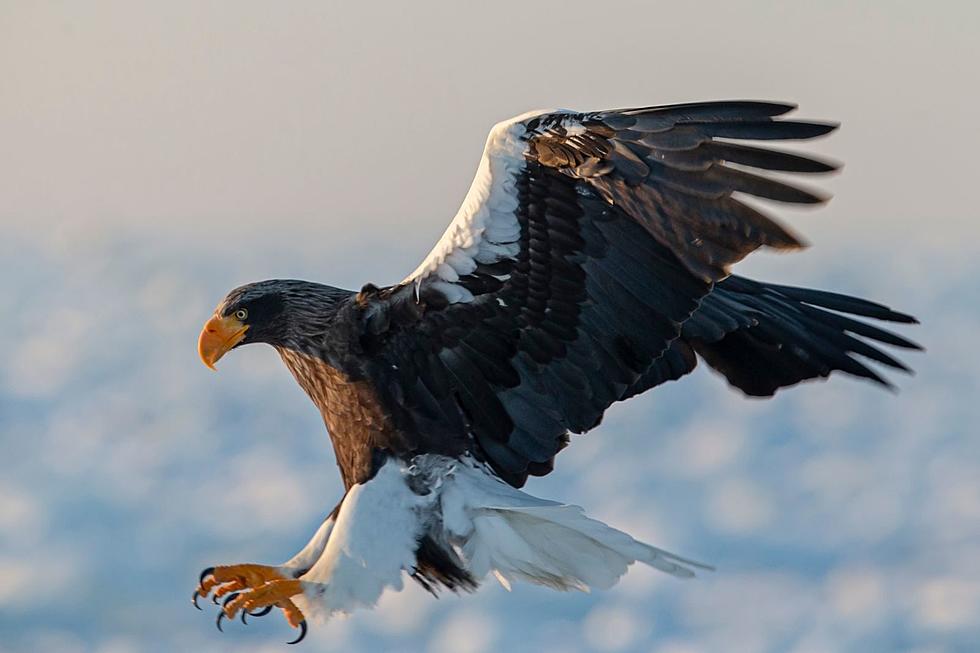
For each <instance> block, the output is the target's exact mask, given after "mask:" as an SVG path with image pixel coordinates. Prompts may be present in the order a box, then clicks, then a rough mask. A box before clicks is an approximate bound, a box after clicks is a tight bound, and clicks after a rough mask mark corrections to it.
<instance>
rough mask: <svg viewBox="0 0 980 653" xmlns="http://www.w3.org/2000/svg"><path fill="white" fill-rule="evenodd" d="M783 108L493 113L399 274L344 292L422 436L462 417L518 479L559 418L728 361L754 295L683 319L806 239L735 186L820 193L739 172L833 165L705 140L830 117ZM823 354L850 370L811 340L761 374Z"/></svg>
mask: <svg viewBox="0 0 980 653" xmlns="http://www.w3.org/2000/svg"><path fill="white" fill-rule="evenodd" d="M792 108H793V107H792V106H791V105H787V104H775V103H767V102H748V101H737V102H709V103H698V104H685V105H674V106H667V107H652V108H641V109H626V110H618V111H603V112H595V113H572V112H560V111H559V112H550V113H540V112H539V113H533V114H527V115H525V116H520V117H518V118H516V119H514V120H511V121H508V122H505V123H501V124H499V125H497V126H496V127H495V128H494V129H493V130H492V131H491V133H490V136H489V138H488V140H487V145H486V150H485V152H484V155H483V159H482V161H481V163H480V167H479V170H478V172H477V176H476V179H475V180H474V182H473V185H472V187H471V188H470V191H469V193H468V194H467V196H466V198H465V200H464V202H463V205H462V207H461V208H460V211H459V213H458V214H457V215H456V217H455V219H454V220H453V222H452V223H451V224H450V226H449V228H448V229H447V231H446V233H445V235H444V236H443V238H442V239H441V240H440V242H439V243H438V244H437V245H436V247H435V249H433V251H432V252H431V253H430V254H429V256H428V257H427V258H426V259H425V260H424V261H423V262H422V264H421V265H420V266H419V267H418V268H417V269H416V271H415V272H414V273H413V274H411V275H410V276H409V277H408V278H407V279H406V280H405V281H404V282H402V283H401V284H399V285H397V286H393V287H390V288H385V289H382V290H377V289H373V288H367V289H365V290H364V291H362V294H361V296H359V301H360V303H361V305H362V307H363V309H364V315H365V331H364V334H363V336H362V344H363V345H364V346H365V347H366V348H367V349H368V350H369V351H370V352H371V353H372V356H371V359H372V361H373V363H372V365H373V369H372V370H371V372H370V373H371V374H372V376H373V378H374V380H375V383H376V385H377V387H378V389H379V392H381V393H383V395H384V396H385V397H387V398H388V400H389V401H391V402H394V403H396V404H398V405H399V406H400V407H401V412H402V415H401V417H400V419H409V420H411V421H412V424H411V425H410V427H411V428H413V429H415V430H416V431H417V432H421V433H426V434H427V435H428V436H430V437H439V434H440V433H441V432H443V431H446V435H447V437H448V436H449V431H454V432H458V431H459V430H465V431H466V432H467V433H469V434H471V435H472V437H473V439H474V449H475V450H476V451H477V453H478V454H479V455H481V456H482V457H484V458H485V459H487V460H488V462H489V463H490V464H491V465H492V466H493V468H494V469H495V470H496V472H497V473H498V474H500V476H501V477H503V478H505V479H506V480H507V481H509V482H510V483H512V484H514V485H521V484H522V483H523V482H524V481H525V479H526V477H527V475H528V474H544V473H547V472H548V471H550V469H551V466H552V464H553V458H554V456H555V454H556V453H557V452H558V451H559V450H560V449H561V448H562V447H563V446H564V445H565V444H566V443H567V441H568V432H569V431H571V432H584V431H587V430H589V429H591V428H593V427H594V426H596V425H597V424H598V422H599V420H600V419H601V417H602V414H603V412H604V411H605V409H606V408H607V407H608V406H609V405H610V404H612V403H613V402H615V401H617V400H620V399H623V398H625V397H628V396H631V395H633V394H636V393H637V392H641V391H643V390H645V389H648V388H650V387H653V386H654V385H657V384H659V383H662V382H664V381H666V380H670V379H675V378H678V377H680V376H682V375H683V374H686V373H687V372H689V371H690V370H691V369H693V367H694V366H695V364H696V352H697V353H701V354H702V355H703V356H705V357H706V358H708V360H709V362H711V360H712V358H711V357H712V356H713V357H714V358H716V359H717V360H719V361H721V360H722V359H724V356H725V353H718V351H719V350H721V349H724V344H726V338H725V335H726V334H728V333H744V330H745V329H749V328H750V327H755V328H756V329H757V331H758V325H759V320H758V316H757V313H758V311H757V310H755V305H752V304H751V302H748V300H745V301H746V302H748V304H746V303H744V302H743V303H741V304H740V303H739V301H738V300H739V299H742V300H744V299H745V298H744V297H742V295H738V296H737V297H736V298H735V300H732V301H729V302H725V301H721V302H716V304H717V306H716V307H715V309H716V310H715V313H716V314H719V313H720V314H726V312H727V314H728V322H726V323H725V326H724V327H719V329H721V331H718V329H716V330H715V331H712V330H711V321H710V320H708V319H705V320H701V321H699V322H695V323H693V324H692V327H691V329H692V331H691V333H690V334H688V335H689V336H690V339H689V340H688V339H685V338H682V333H683V330H684V328H685V327H684V325H685V324H688V323H689V322H690V318H691V316H692V315H694V314H696V311H697V310H698V308H699V306H700V305H701V304H702V301H703V300H704V298H705V297H706V296H710V295H709V293H711V292H712V289H713V288H714V287H715V285H716V282H718V281H720V280H722V279H725V277H726V276H727V275H728V268H729V266H730V265H731V264H733V263H735V262H737V261H738V260H740V259H741V258H743V257H744V256H746V255H747V254H749V253H750V252H752V251H753V250H755V249H757V248H759V247H763V246H768V247H773V248H778V249H793V248H798V247H801V242H800V240H799V239H798V238H797V237H796V236H794V235H793V234H792V233H791V232H790V231H789V230H787V229H786V228H785V227H783V226H781V225H779V224H778V223H776V222H774V221H773V220H772V219H771V218H769V217H767V216H766V215H764V214H763V213H761V212H760V211H758V210H756V209H754V208H752V207H750V206H748V205H747V204H745V203H744V202H742V201H740V200H739V199H738V197H737V196H736V194H737V193H741V194H744V195H751V196H755V197H758V198H762V199H769V200H776V201H781V202H792V203H818V202H821V201H823V200H824V199H825V198H824V197H823V196H821V195H820V194H818V193H816V192H814V191H811V190H807V189H803V188H800V187H798V186H795V185H790V184H788V183H785V182H783V181H777V180H775V179H773V178H770V177H767V176H764V175H761V174H758V173H755V172H748V171H747V170H746V168H754V169H756V170H776V171H784V172H797V173H814V172H826V171H829V170H832V169H834V166H833V165H832V164H829V163H826V162H822V161H818V160H816V159H812V158H808V157H802V156H799V155H796V154H791V153H787V152H780V151H776V150H770V149H762V148H758V147H754V146H748V145H742V144H736V143H732V142H729V140H719V139H731V140H776V139H805V138H812V137H815V136H819V135H821V134H825V133H827V132H829V131H831V130H832V129H833V128H834V125H832V124H826V123H815V122H798V121H789V120H776V119H774V118H775V117H777V116H780V115H782V114H784V113H787V112H788V111H790V110H791V109H792ZM728 283H729V284H730V283H731V282H728ZM738 291H739V289H737V288H732V289H731V292H732V293H735V295H737V294H738ZM722 299H725V297H724V296H723V297H722ZM729 299H731V298H729ZM804 301H806V300H804ZM831 308H833V307H831ZM718 319H719V317H718V315H715V322H716V323H717V321H718ZM840 319H847V318H840ZM784 321H785V320H784ZM722 322H724V321H722ZM852 322H853V321H852ZM802 324H804V326H806V324H807V323H806V322H805V321H804V322H803V323H802ZM845 327H846V325H844V326H842V325H841V324H839V323H838V324H836V326H834V327H831V328H837V330H841V329H843V328H845ZM750 330H751V329H750ZM777 331H778V330H777ZM753 335H758V333H753ZM767 335H771V334H769V332H768V331H767ZM779 335H780V336H782V337H783V338H784V340H785V339H786V338H787V337H792V336H796V335H798V334H795V333H793V332H792V331H791V330H790V332H789V334H788V335H787V333H780V334H779ZM858 335H863V336H868V335H869V333H868V332H867V331H865V332H860V331H859V332H858ZM848 337H850V336H848ZM872 338H873V336H872ZM730 342H731V341H729V342H728V343H727V344H730ZM858 342H860V341H858ZM809 344H811V345H812V343H809ZM838 344H839V341H838ZM893 344H894V343H893ZM804 349H805V347H804V348H803V349H800V351H804ZM812 349H813V347H812V346H811V350H812ZM848 351H853V352H856V353H859V354H866V351H862V350H861V349H860V348H855V347H854V346H852V347H851V349H850V350H848ZM823 353H825V352H823ZM801 355H804V356H805V355H806V353H805V352H804V354H801ZM845 356H847V352H845ZM848 360H853V359H850V358H848ZM878 360H879V361H881V359H880V358H879V359H878ZM883 362H886V364H887V361H883ZM804 368H805V369H804ZM830 369H844V370H845V371H849V372H852V373H853V372H854V371H855V370H856V369H858V368H855V367H850V368H849V367H848V366H846V365H844V364H842V363H841V361H840V360H838V359H836V358H834V357H829V358H828V357H827V356H825V357H824V359H821V360H819V361H817V362H815V363H813V364H812V365H811V366H810V367H806V366H800V368H799V369H797V370H796V371H795V373H794V374H786V375H783V376H781V377H778V378H775V379H773V380H772V382H771V383H770V385H772V384H773V383H775V387H778V386H780V385H787V384H789V383H795V382H797V381H799V380H801V379H802V378H810V377H811V376H819V375H825V374H826V373H829V370H830ZM861 369H866V368H864V367H863V366H862V368H861ZM722 371H723V372H724V371H725V370H724V369H723V370H722ZM725 373H726V374H727V372H725ZM865 376H868V375H867V374H865ZM729 379H730V380H732V376H731V375H730V376H729ZM732 382H733V383H735V384H736V385H739V382H738V380H732ZM739 387H742V386H741V385H740V386H739ZM743 389H745V388H743ZM765 389H768V386H767V387H766V388H756V387H754V386H753V387H751V388H749V389H746V391H747V392H756V393H758V392H761V391H763V390H765Z"/></svg>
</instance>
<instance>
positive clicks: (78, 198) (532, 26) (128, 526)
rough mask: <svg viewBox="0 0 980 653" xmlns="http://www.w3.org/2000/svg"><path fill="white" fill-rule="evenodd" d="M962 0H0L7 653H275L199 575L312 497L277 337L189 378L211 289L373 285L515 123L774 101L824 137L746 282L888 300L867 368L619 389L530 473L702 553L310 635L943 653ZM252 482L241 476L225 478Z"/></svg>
mask: <svg viewBox="0 0 980 653" xmlns="http://www.w3.org/2000/svg"><path fill="white" fill-rule="evenodd" d="M978 36H980V8H978V6H977V5H976V4H975V3H967V2H953V1H952V0H950V1H947V2H937V3H930V4H929V5H928V6H926V5H925V4H923V3H912V2H891V3H870V2H869V3H853V2H836V1H829V2H823V3H819V6H816V5H815V6H812V7H803V6H802V5H796V4H791V3H777V2H763V1H761V0H758V1H755V2H725V3H708V2H699V3H686V4H685V3H677V2H671V3H659V2H622V1H616V2H605V3H586V2H562V3H557V2H556V3H538V2H494V3H485V4H484V5H482V6H481V7H479V8H478V7H475V6H466V5H464V4H463V3H442V4H440V3H424V2H414V3H404V4H401V5H394V4H392V5H390V6H389V5H381V4H377V3H372V2H362V3H356V4H355V3H329V2H290V3H261V2H252V1H244V0H240V1H237V2H230V1H227V2H207V3H191V2H169V3H152V4H151V3H145V2H143V3H139V2H138V3H133V2H106V1H95V2H89V3H84V4H83V3H70V2H27V1H17V0H6V1H0V227H2V231H0V234H2V235H0V316H3V322H2V324H3V328H2V329H0V452H2V455H0V652H2V653H13V652H20V651H36V650H44V651H52V652H60V651H65V652H89V651H92V652H98V653H129V652H142V651H150V652H155V651H175V650H208V651H241V652H243V653H258V652H264V651H273V650H281V649H282V643H283V642H285V641H286V640H288V639H291V638H292V635H293V633H292V631H290V629H288V628H286V627H285V625H284V624H283V623H282V621H281V620H280V619H278V618H269V619H265V620H256V623H254V624H252V625H250V626H248V627H244V626H241V625H239V624H234V625H229V626H228V627H227V628H226V629H225V630H226V631H227V632H226V633H224V634H222V633H218V632H217V631H216V630H215V628H214V627H213V621H212V619H213V614H212V613H211V612H206V613H205V614H202V613H199V612H197V611H195V610H194V609H193V608H192V607H191V606H190V605H189V601H188V597H189V595H190V593H191V591H192V589H193V587H194V585H195V582H196V577H197V572H198V571H199V570H200V569H201V568H203V567H205V566H208V565H211V564H215V563H224V562H233V561H255V562H266V563H278V562H281V561H283V560H285V559H287V558H288V557H289V556H290V555H291V554H292V553H293V552H294V551H296V550H298V548H299V547H300V546H301V545H302V544H304V543H305V542H306V539H307V538H308V537H309V535H310V534H311V533H312V532H313V530H314V529H315V528H316V526H317V525H318V524H319V521H320V519H322V517H323V516H324V514H325V513H326V512H328V511H329V510H330V509H331V508H332V507H333V506H334V504H335V503H336V501H337V499H338V498H339V497H340V494H341V485H340V481H339V478H338V474H337V472H336V468H335V465H334V461H333V455H332V452H331V450H330V447H329V444H328V439H327V435H326V433H325V432H324V430H323V426H322V422H321V420H320V418H319V416H318V415H317V413H316V410H315V409H314V408H313V407H312V405H311V404H310V403H309V400H308V399H307V398H306V397H305V396H304V395H303V393H302V392H301V391H300V389H299V388H298V387H296V386H295V383H294V382H293V380H292V378H291V377H290V375H289V374H288V372H287V371H286V370H285V369H284V368H283V366H282V364H281V362H280V361H279V360H278V358H277V357H276V355H275V353H274V352H273V351H272V350H271V349H263V348H247V349H243V350H239V351H236V353H235V355H233V356H229V357H227V358H226V359H223V360H222V362H221V366H220V372H219V373H218V374H214V373H212V372H210V371H209V370H207V369H206V368H204V366H203V365H201V364H200V361H199V360H198V359H197V354H196V338H197V334H198V331H199V330H200V327H201V324H202V323H203V322H204V320H205V319H206V318H207V317H208V316H209V315H210V313H211V311H212V309H213V307H214V305H215V304H216V303H217V301H218V300H219V299H220V298H221V297H222V296H223V295H224V293H225V292H226V291H227V290H228V289H230V288H232V287H234V286H236V285H238V284H240V283H243V282H247V281H251V280H257V279H263V278H272V277H284V278H290V277H293V278H306V279H312V280H319V281H323V282H326V283H330V284H332V285H336V286H341V287H350V288H356V287H359V286H360V285H362V284H363V283H365V282H368V281H371V282H375V283H389V282H392V281H395V280H398V279H400V278H402V277H403V276H404V275H405V274H406V273H408V272H409V271H411V270H412V269H414V267H415V265H416V264H417V263H418V261H420V260H421V259H422V258H423V257H424V255H425V254H426V252H427V251H428V249H429V247H431V245H432V244H434V243H435V241H436V240H437V238H438V236H439V235H440V234H441V233H442V231H443V229H444V228H445V225H446V224H447V223H448V221H449V219H450V218H451V216H452V215H453V214H454V213H455V210H456V207H457V205H458V203H459V201H460V200H461V199H462V197H463V195H464V194H465V191H466V189H467V187H468V185H469V181H470V179H471V178H472V175H473V173H474V172H475V169H476V164H477V161H478V158H479V155H480V152H481V148H482V146H483V142H484V140H485V138H486V133H487V131H488V130H489V128H490V126H491V125H493V124H494V123H495V122H497V121H499V120H502V119H505V118H507V117H509V116H512V115H515V114H518V113H522V112H524V111H527V110H529V109H532V108H544V107H564V108H576V109H604V108H611V107H617V106H636V105H644V104H661V103H670V102H682V101H691V100H699V99H700V100H703V99H722V98H758V99H774V100H789V101H793V102H797V103H799V104H800V107H801V108H800V113H799V115H800V116H803V117H807V118H815V119H829V120H838V121H840V122H841V123H842V127H841V129H840V130H839V131H838V132H836V133H835V134H834V135H832V136H831V137H829V138H826V139H823V140H821V141H818V142H814V143H809V144H807V146H806V147H807V149H808V150H809V151H813V152H815V153H818V154H820V155H823V156H825V157H831V158H833V159H836V160H839V161H842V162H843V163H844V164H845V166H844V169H843V171H842V173H841V174H839V175H837V176H834V177H830V178H826V179H821V180H820V183H821V185H823V186H824V187H825V188H827V189H829V190H830V191H832V192H833V193H834V195H835V197H834V199H833V201H832V202H831V203H830V204H829V205H828V206H826V207H824V208H821V209H819V210H812V209H808V210H787V209H784V208H783V207H779V211H778V214H779V215H780V216H782V217H783V219H784V220H785V221H786V222H787V223H788V224H791V225H792V226H793V227H794V228H795V229H796V230H797V231H798V232H801V233H803V234H804V235H806V237H807V238H808V239H809V241H810V243H811V244H812V245H813V246H812V248H810V249H808V250H806V251H805V252H803V253H800V254H794V255H791V256H787V255H770V254H759V255H757V256H754V257H753V258H752V259H751V260H749V261H747V262H745V263H744V264H741V265H740V266H739V267H738V271H739V272H740V273H743V274H746V275H748V276H754V277H757V278H760V279H764V280H772V281H779V282H783V283H794V284H805V285H812V286H815V287H821V288H827V289H832V290H837V291H842V292H849V293H854V294H859V295H862V296H867V297H869V298H871V299H875V300H878V301H881V302H884V303H887V304H889V305H891V306H893V307H895V308H897V309H899V310H903V311H906V312H910V313H913V314H915V315H917V316H918V317H919V318H920V319H921V320H922V325H921V326H918V327H915V328H909V329H903V330H902V333H903V334H904V335H906V336H908V337H911V338H913V339H914V340H917V341H918V342H920V343H922V344H923V345H924V346H925V347H926V348H927V351H926V353H924V354H908V355H907V356H905V360H906V361H907V362H908V363H910V364H911V366H912V367H913V368H914V369H915V370H916V374H915V375H914V376H911V377H906V376H899V377H895V378H893V380H894V381H895V382H896V385H897V387H898V390H897V391H896V392H886V391H882V390H880V389H877V388H872V387H869V386H867V385H865V384H861V383H858V382H856V381H853V380H850V379H846V378H839V377H835V378H834V379H832V380H831V381H829V382H826V383H811V384H808V385H805V386H801V387H798V388H794V389H791V390H788V391H783V392H781V393H780V394H779V395H778V396H777V397H776V398H775V399H773V400H770V401H758V400H746V399H744V398H742V397H741V396H740V395H738V394H737V393H736V392H734V391H732V390H730V389H728V388H727V387H726V385H725V383H724V382H723V380H721V379H720V378H718V377H717V376H715V375H714V374H712V373H710V372H709V371H706V370H698V371H696V372H695V373H694V374H692V375H690V376H689V377H687V378H685V379H683V380H682V381H680V382H678V383H674V384H671V385H669V386H664V387H662V388H659V389H657V390H656V391H655V392H651V393H648V394H646V395H644V396H642V397H640V398H637V399H633V400H631V401H628V402H626V403H624V404H620V405H617V406H615V407H614V408H613V409H611V410H610V411H609V412H608V413H607V416H606V419H605V421H604V422H603V425H602V426H601V427H600V428H599V429H597V430H596V431H594V432H593V433H591V434H589V435H587V436H583V437H576V438H575V440H574V441H573V446H571V447H570V448H569V449H568V450H567V451H566V452H563V453H562V454H561V456H560V457H559V459H558V465H557V471H556V472H555V473H554V474H552V475H550V476H548V477H546V478H543V479H536V480H534V481H532V482H531V483H530V484H529V485H528V487H527V488H526V489H527V490H528V491H529V492H531V493H532V494H536V495H538V496H543V497H546V498H555V499H560V500H562V501H567V502H569V503H575V504H578V505H582V506H583V507H585V508H586V510H587V511H588V513H589V514H591V515H593V516H595V517H597V518H600V519H602V520H604V521H606V522H608V523H610V524H612V525H614V526H616V527H619V528H622V529H623V530H626V531H627V532H630V533H631V534H633V535H636V536H637V537H640V538H641V539H644V540H646V541H649V542H651V543H654V544H657V545H659V546H663V547H664V548H667V549H669V550H672V551H676V552H678V553H680V554H684V555H688V556H691V557H694V558H696V559H701V560H706V561H708V562H711V563H713V564H714V565H715V566H716V567H717V571H716V572H714V573H711V574H707V575H705V576H702V577H699V578H698V579H696V580H693V581H686V582H681V581H678V580H676V579H673V578H669V577H664V576H662V575H658V574H657V573H656V572H654V571H652V570H648V569H640V568H633V569H632V570H631V571H630V573H629V574H628V575H627V576H626V577H625V578H624V579H623V581H622V582H621V583H620V584H619V585H618V586H617V587H615V588H614V589H612V590H609V591H604V592H595V593H593V594H588V595H585V594H556V593H553V592H551V591H549V590H544V589H540V588H534V587H527V586H515V587H514V589H513V591H512V592H510V593H508V592H506V591H505V590H504V589H503V588H501V587H498V586H494V585H492V584H491V583H487V584H486V586H484V587H483V588H482V589H481V590H480V591H479V592H478V593H477V594H475V595H473V596H462V597H455V596H448V597H444V598H441V599H440V600H438V601H437V600H434V599H431V598H429V597H428V596H427V595H425V594H424V593H423V592H422V591H421V590H420V589H418V588H416V587H414V586H413V587H408V588H407V589H406V591H404V592H402V593H400V594H386V595H385V596H384V597H383V599H382V601H381V604H380V605H379V607H378V608H377V609H376V610H374V611H362V612H359V613H356V614H355V615H353V616H352V617H350V618H347V619H336V620H334V621H331V622H329V623H327V624H322V625H315V626H314V628H313V629H312V630H311V633H310V636H309V638H308V642H307V643H306V644H305V646H306V647H307V650H322V651H335V650H336V651H340V650H343V651H399V652H406V653H412V652H415V651H420V652H424V653H449V652H458V653H487V652H490V651H496V650H510V651H522V650H535V651H545V652H546V651H568V652H571V653H586V652H618V651H625V652H632V651H644V652H651V653H700V652H703V651H716V650H727V651H734V652H735V653H741V652H745V653H752V652H756V651H759V652H765V653H768V652H773V653H775V652H781V651H792V652H794V653H811V652H814V653H815V652H818V651H829V650H834V651H869V650H874V651H916V652H917V653H939V652H945V651H969V650H972V647H973V646H974V645H975V644H974V643H975V642H976V641H980V617H978V615H980V438H978V437H977V436H978V435H980V428H978V424H980V404H978V402H977V401H976V399H977V397H980V382H978V381H980V380H978V377H977V372H976V370H977V369H978V367H980V353H978V350H977V349H976V348H975V347H974V346H973V345H972V342H973V339H974V338H975V335H976V333H977V331H978V329H980V284H978V283H977V281H976V279H977V275H978V273H980V215H978V212H977V210H976V208H975V206H976V205H975V200H974V195H975V189H976V184H977V181H976V172H977V164H976V155H975V152H976V151H977V147H978V146H980V128H978V127H977V121H976V107H977V105H978V102H980V87H978V86H977V85H976V84H975V83H973V82H971V81H970V80H971V79H973V77H974V76H975V74H976V73H975V67H976V61H978V60H980V59H978V55H980V52H978V49H980V48H978V46H977V42H978V41H980V39H978ZM257 479H259V480H257Z"/></svg>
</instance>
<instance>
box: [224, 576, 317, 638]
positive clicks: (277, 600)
mask: <svg viewBox="0 0 980 653" xmlns="http://www.w3.org/2000/svg"><path fill="white" fill-rule="evenodd" d="M302 593H303V585H302V581H299V580H286V579H282V578H280V579H279V580H272V581H269V582H267V583H265V584H263V585H260V586H259V587H253V588H252V589H249V590H245V591H241V592H236V593H234V594H231V595H229V596H228V598H227V599H225V602H224V604H223V605H222V607H221V613H219V615H218V624H219V627H220V623H221V618H222V617H227V618H228V619H234V618H235V614H236V613H237V612H238V611H239V610H241V611H242V616H244V615H245V614H246V613H248V614H265V613H266V612H268V611H269V610H270V609H271V608H273V607H277V608H280V609H281V610H282V612H283V616H285V617H286V621H287V622H289V625H290V626H292V627H293V628H299V629H300V634H299V637H297V638H296V639H295V640H293V641H291V642H288V643H289V644H296V643H297V642H300V641H301V640H302V639H303V638H304V637H306V617H304V616H303V612H302V611H301V610H300V609H299V608H298V607H296V604H295V603H293V601H292V597H293V596H296V595H297V594H302ZM259 609H261V611H260V612H258V613H256V612H253V610H259Z"/></svg>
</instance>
